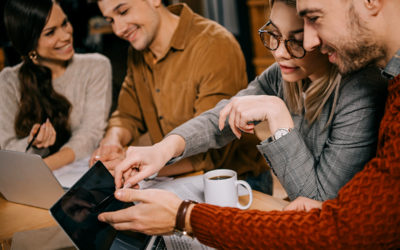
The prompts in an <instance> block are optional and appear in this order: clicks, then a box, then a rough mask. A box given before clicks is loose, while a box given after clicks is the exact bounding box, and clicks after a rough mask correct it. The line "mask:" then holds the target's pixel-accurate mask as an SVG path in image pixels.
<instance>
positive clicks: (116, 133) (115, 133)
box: [101, 127, 132, 147]
mask: <svg viewBox="0 0 400 250" xmlns="http://www.w3.org/2000/svg"><path fill="white" fill-rule="evenodd" d="M131 139H132V136H131V133H130V132H129V130H128V129H126V128H122V127H112V128H110V129H108V130H107V132H106V135H105V136H104V138H103V140H102V141H101V144H102V145H106V144H108V145H118V146H120V147H124V146H127V145H128V144H129V142H130V141H131Z"/></svg>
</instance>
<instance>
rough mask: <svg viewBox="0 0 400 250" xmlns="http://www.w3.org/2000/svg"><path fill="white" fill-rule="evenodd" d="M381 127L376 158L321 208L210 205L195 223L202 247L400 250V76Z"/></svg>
mask: <svg viewBox="0 0 400 250" xmlns="http://www.w3.org/2000/svg"><path fill="white" fill-rule="evenodd" d="M396 80H397V83H396V84H397V87H396V88H394V87H393V86H392V90H390V88H391V87H390V86H389V90H390V92H389V96H388V100H387V103H386V111H385V115H384V117H383V119H382V122H381V127H380V133H379V144H378V153H377V157H375V158H373V159H372V160H371V161H370V162H368V163H367V164H366V166H365V168H364V169H363V170H362V171H361V172H359V173H358V174H356V175H355V176H354V178H353V179H352V180H351V181H349V182H348V183H347V184H346V185H345V186H344V187H343V188H342V189H341V190H340V192H339V194H338V196H337V197H336V198H335V199H333V200H328V201H326V202H324V203H323V205H322V209H321V210H320V209H313V210H311V211H309V212H296V211H285V212H279V211H272V212H260V211H240V210H238V209H234V208H221V207H216V206H211V205H206V204H199V205H196V206H195V207H194V209H193V210H192V213H191V217H190V221H191V225H192V228H193V232H194V235H195V236H196V237H197V238H198V239H199V240H200V242H202V243H204V244H207V245H209V246H212V247H215V248H218V249H233V248H245V249H267V248H298V247H299V246H300V247H301V246H302V247H307V248H333V247H334V248H335V249H338V248H341V249H346V248H371V249H373V248H384V249H395V248H399V247H400V209H399V203H400V196H399V193H400V76H398V77H397V79H396Z"/></svg>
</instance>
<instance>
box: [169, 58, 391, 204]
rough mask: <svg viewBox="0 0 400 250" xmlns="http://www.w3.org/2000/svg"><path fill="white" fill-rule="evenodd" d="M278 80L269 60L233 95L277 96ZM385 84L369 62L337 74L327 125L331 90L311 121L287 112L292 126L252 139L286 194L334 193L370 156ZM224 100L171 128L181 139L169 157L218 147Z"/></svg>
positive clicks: (226, 135) (222, 141) (225, 135)
mask: <svg viewBox="0 0 400 250" xmlns="http://www.w3.org/2000/svg"><path fill="white" fill-rule="evenodd" d="M281 81H282V79H281V72H280V69H279V66H278V65H277V64H274V65H272V66H270V67H269V68H268V69H267V70H265V71H264V72H263V73H262V74H261V75H260V76H258V77H257V78H256V79H255V80H254V81H252V82H251V83H250V84H249V86H248V87H247V88H246V89H244V90H242V91H240V92H239V93H238V94H237V95H236V96H245V95H275V96H278V97H280V98H282V99H283V88H282V84H281ZM386 86H387V83H386V81H385V80H383V78H381V76H380V73H379V71H378V69H376V68H372V67H369V68H366V69H363V70H360V71H359V72H356V73H353V74H352V75H349V76H346V77H343V78H342V81H341V86H340V90H339V98H338V100H337V106H336V109H335V113H334V117H333V120H332V122H331V123H330V124H329V126H328V127H327V128H325V125H326V122H327V120H328V118H329V114H330V110H331V107H332V105H333V95H332V96H331V98H330V99H329V100H328V102H327V103H326V104H325V106H324V108H323V111H322V113H321V115H320V117H319V119H318V120H317V121H315V122H314V123H313V124H312V125H311V126H309V125H308V123H307V121H306V120H305V117H304V116H303V115H293V114H292V117H293V121H294V124H295V128H294V130H292V131H291V132H290V133H289V134H287V135H285V136H283V137H281V138H280V139H278V140H276V141H273V142H267V141H266V140H265V141H263V142H261V143H260V145H257V148H258V149H259V151H260V152H261V153H262V155H263V156H264V157H265V159H266V160H267V162H268V163H269V165H270V166H271V168H272V170H273V172H274V173H275V175H276V176H277V177H278V179H279V181H280V182H281V184H282V185H283V186H284V188H285V190H286V191H287V193H288V196H289V198H290V199H291V200H293V199H295V198H297V197H298V196H305V197H308V198H312V199H316V200H327V199H332V198H334V197H336V195H337V193H338V191H339V189H340V188H341V187H342V186H343V185H344V184H346V183H347V182H348V181H349V180H350V179H351V178H352V177H353V176H354V175H355V174H356V173H357V172H359V171H360V170H361V169H362V168H363V166H364V164H365V163H366V162H367V161H368V160H369V159H370V158H371V157H373V156H374V154H375V147H376V141H377V133H378V127H379V121H380V118H381V115H382V113H383V107H384V101H385V97H386ZM228 102H229V100H222V101H221V102H219V103H218V105H217V106H216V107H215V108H213V109H211V110H209V111H207V112H204V113H203V114H201V115H200V116H198V117H196V118H194V119H191V120H189V121H187V122H186V123H184V124H182V125H181V126H179V127H178V128H176V129H174V130H173V131H171V133H170V134H177V135H180V136H182V137H183V138H184V139H185V142H186V147H185V151H184V153H183V154H182V156H180V157H178V158H176V159H173V162H175V161H177V160H179V159H181V158H184V157H187V156H190V155H194V154H198V153H200V152H205V151H207V150H208V149H209V148H219V147H222V146H224V145H226V144H227V143H229V142H230V141H232V140H234V139H235V138H236V137H235V136H234V134H233V133H232V131H231V129H230V127H229V124H228V123H227V126H225V128H224V130H223V131H219V129H218V118H219V112H220V110H221V109H222V108H223V107H224V106H225V105H226V104H227V103H228Z"/></svg>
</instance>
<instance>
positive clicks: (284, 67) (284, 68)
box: [279, 64, 298, 74]
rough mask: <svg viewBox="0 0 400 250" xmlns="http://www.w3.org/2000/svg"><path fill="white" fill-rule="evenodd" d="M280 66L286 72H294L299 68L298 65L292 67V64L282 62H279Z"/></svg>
mask: <svg viewBox="0 0 400 250" xmlns="http://www.w3.org/2000/svg"><path fill="white" fill-rule="evenodd" d="M279 67H280V68H281V72H282V73H285V74H288V73H292V72H294V71H296V70H297V69H298V67H292V66H288V65H282V64H279Z"/></svg>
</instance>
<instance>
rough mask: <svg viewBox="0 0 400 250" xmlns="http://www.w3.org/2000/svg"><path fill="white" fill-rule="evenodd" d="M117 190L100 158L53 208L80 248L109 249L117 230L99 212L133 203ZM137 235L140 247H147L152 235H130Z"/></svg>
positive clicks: (117, 208)
mask: <svg viewBox="0 0 400 250" xmlns="http://www.w3.org/2000/svg"><path fill="white" fill-rule="evenodd" d="M114 192H115V184H114V178H113V177H112V175H111V174H110V173H109V172H108V170H107V169H106V168H105V167H104V165H103V164H102V163H101V162H100V161H98V162H96V163H95V165H93V166H92V167H91V168H90V169H89V170H88V172H86V174H85V175H84V176H83V177H82V178H81V179H79V180H78V181H77V182H76V183H75V184H74V185H73V186H72V187H71V189H70V190H69V191H68V192H67V193H65V194H64V195H63V196H62V197H61V198H60V199H59V200H58V201H57V202H56V203H55V204H54V205H53V206H52V207H51V208H50V212H51V214H52V215H53V217H54V218H55V219H56V221H57V222H58V223H59V224H60V226H61V227H62V228H63V229H64V231H65V232H66V233H67V234H68V235H69V237H70V238H71V240H72V241H73V242H74V244H75V245H76V247H78V248H79V249H109V248H110V246H111V244H112V243H113V241H114V238H115V235H116V230H115V229H114V228H113V227H111V226H110V225H109V224H107V223H104V222H101V221H99V220H98V219H97V216H98V215H99V214H100V213H102V212H107V211H115V210H119V209H122V208H124V207H128V206H132V205H133V204H132V203H123V202H121V201H118V200H116V199H115V198H114V195H113V194H114ZM136 236H137V237H138V239H140V240H139V241H137V244H138V246H137V249H143V248H145V246H146V243H147V238H148V237H149V236H146V235H143V234H139V233H134V234H131V235H130V237H136Z"/></svg>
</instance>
